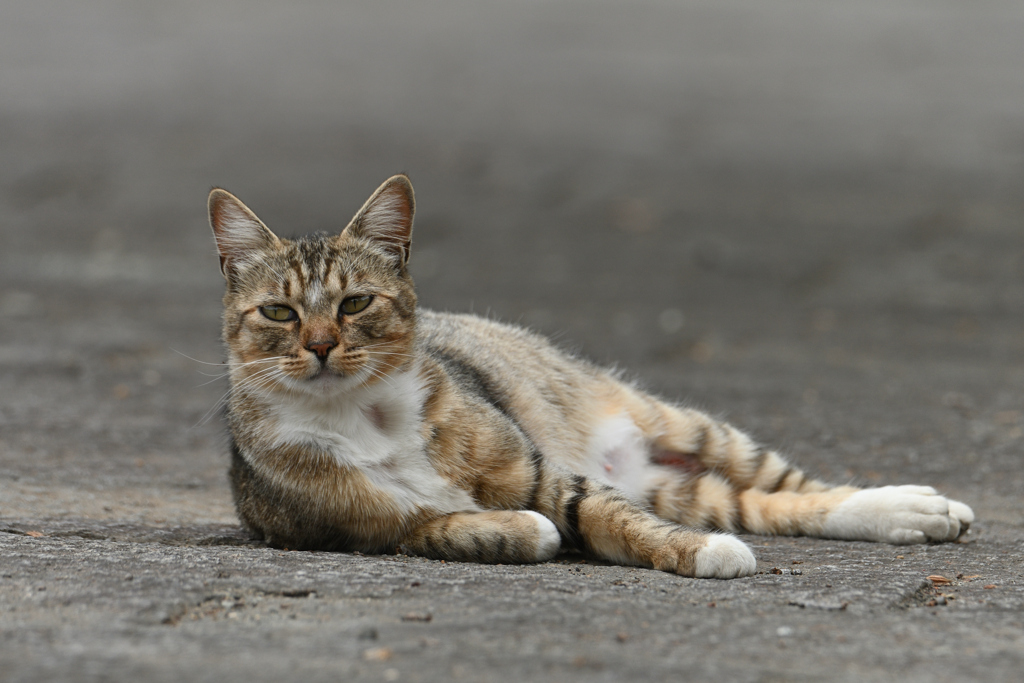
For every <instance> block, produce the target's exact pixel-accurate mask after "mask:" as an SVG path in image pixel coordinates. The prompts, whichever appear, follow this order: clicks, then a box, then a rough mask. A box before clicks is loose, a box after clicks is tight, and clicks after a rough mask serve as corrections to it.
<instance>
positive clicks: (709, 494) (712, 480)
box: [209, 176, 973, 578]
mask: <svg viewBox="0 0 1024 683" xmlns="http://www.w3.org/2000/svg"><path fill="white" fill-rule="evenodd" d="M209 204H210V221H211V225H212V227H213V230H214V235H215V238H216V241H217V245H218V249H219V252H220V256H221V269H222V271H223V273H224V276H225V278H226V280H227V290H226V294H225V296H224V326H223V337H224V342H225V345H226V347H227V351H228V360H229V366H230V374H231V385H232V388H231V393H230V399H229V402H228V423H229V426H230V430H231V435H232V443H233V447H232V465H231V470H230V474H231V481H232V486H233V490H234V495H235V501H236V505H237V509H238V513H239V516H240V518H241V519H242V521H243V523H244V524H245V525H246V526H247V527H249V528H250V529H251V530H252V531H253V532H254V533H255V534H256V535H257V536H259V537H262V538H264V539H266V541H267V542H268V543H270V544H273V545H276V546H287V547H290V548H310V549H313V548H315V549H336V550H360V551H363V552H373V553H378V552H394V551H395V550H396V549H399V550H404V551H406V552H410V553H415V554H419V555H425V556H428V557H433V558H438V559H446V560H464V561H475V562H535V561H541V560H545V559H548V558H550V557H552V556H553V555H554V554H555V553H556V552H557V551H558V549H559V548H560V547H565V548H576V549H579V550H581V551H583V552H586V553H589V554H591V555H594V556H597V557H601V558H604V559H607V560H611V561H613V562H619V563H625V564H631V565H638V566H645V567H654V568H658V569H663V570H666V571H673V572H677V573H679V574H683V575H686V576H709V577H719V578H732V577H735V576H744V575H748V574H751V573H753V572H754V570H755V568H756V563H755V561H754V557H753V555H752V554H751V553H750V551H749V549H748V548H747V547H746V546H745V545H744V544H742V543H741V542H740V541H738V540H737V539H735V538H734V537H732V536H730V535H728V534H723V533H714V532H713V531H710V530H717V531H721V532H752V533H758V534H787V535H801V534H803V535H814V536H822V537H831V538H844V539H860V540H873V541H887V542H893V543H911V542H924V541H943V540H953V539H955V538H957V537H958V536H959V535H960V534H962V533H963V532H964V531H965V530H966V529H967V526H968V524H969V523H970V522H971V521H972V519H973V514H972V513H971V510H970V508H968V507H967V506H965V505H963V504H962V503H957V502H956V501H950V500H947V499H946V498H943V497H942V496H939V495H937V494H936V493H935V491H934V490H932V489H929V488H926V487H913V486H903V487H885V488H881V489H868V490H860V489H856V488H853V487H849V486H839V487H832V486H829V485H827V484H824V483H822V482H819V481H817V480H814V479H811V478H809V477H808V476H807V475H806V474H804V473H803V472H802V471H801V470H799V469H798V468H796V467H794V466H793V465H791V464H789V463H787V462H786V460H785V459H784V458H783V457H782V456H780V455H779V454H778V453H776V452H774V451H770V450H767V449H765V448H763V447H762V446H760V445H758V444H757V443H755V442H754V441H753V440H752V439H751V438H750V437H749V436H747V435H746V434H744V433H742V432H740V431H739V430H737V429H735V428H734V427H732V426H730V425H727V424H724V423H721V422H717V421H715V420H713V419H712V418H710V417H708V416H707V415H705V414H703V413H700V412H698V411H694V410H689V409H684V408H679V407H677V406H673V405H670V404H668V403H665V402H663V401H661V400H658V399H657V398H654V397H652V396H650V395H648V394H646V393H644V392H643V391H641V390H640V389H638V388H637V387H635V386H633V385H630V384H627V383H624V382H622V381H621V380H619V379H618V378H617V377H615V376H614V375H613V374H611V373H609V372H607V371H605V370H602V369H600V368H596V367H594V366H592V365H590V364H588V363H586V362H584V361H582V360H580V359H578V358H575V357H572V356H570V355H567V354H566V353H564V352H562V351H560V350H558V349H556V348H555V347H554V346H552V345H551V344H550V343H548V342H547V341H546V340H545V339H543V338H541V337H539V336H537V335H535V334H532V333H530V332H528V331H526V330H523V329H521V328H517V327H513V326H509V325H504V324H500V323H496V322H493V321H489V320H484V319H481V318H478V317H474V316H468V315H452V314H441V313H434V312H430V311H426V310H422V309H418V308H417V306H416V295H415V291H414V289H413V283H412V279H411V278H410V277H409V273H408V270H407V264H408V260H409V254H410V238H411V230H412V220H413V213H414V207H415V199H414V195H413V191H412V186H411V185H410V183H409V181H408V179H407V178H406V177H405V176H395V177H393V178H391V179H389V180H388V181H387V182H386V183H384V185H382V186H381V187H380V188H379V189H378V190H377V191H376V192H375V193H374V194H373V196H371V198H370V199H369V200H368V201H367V203H366V204H365V205H364V206H363V208H362V209H361V210H360V211H359V213H357V215H356V217H355V218H353V220H352V221H351V222H350V223H349V225H348V227H347V228H346V229H345V230H344V231H342V232H341V233H340V234H338V235H325V234H316V235H311V236H307V237H301V238H298V239H295V240H285V239H281V238H279V237H277V236H276V235H274V234H273V233H272V232H271V231H270V230H269V229H268V228H267V227H266V226H265V225H263V224H262V223H261V222H260V221H259V219H258V218H257V217H256V216H255V214H253V213H252V212H251V211H250V210H249V209H248V208H246V207H245V206H244V205H243V204H242V203H241V202H240V201H239V200H238V199H236V198H235V197H233V196H232V195H230V194H229V193H227V192H225V191H223V190H219V189H215V190H214V191H213V192H211V194H210V202H209ZM367 301H368V302H369V303H366V302H367ZM363 303H366V305H365V308H360V306H362V304H363ZM357 309H358V310H357ZM347 310H351V312H346V311H347ZM275 316H276V317H275Z"/></svg>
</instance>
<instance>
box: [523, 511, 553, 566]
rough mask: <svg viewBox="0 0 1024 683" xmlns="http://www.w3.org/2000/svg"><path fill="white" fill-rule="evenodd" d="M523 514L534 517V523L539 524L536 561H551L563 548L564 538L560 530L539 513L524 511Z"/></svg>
mask: <svg viewBox="0 0 1024 683" xmlns="http://www.w3.org/2000/svg"><path fill="white" fill-rule="evenodd" d="M523 513H524V514H527V515H530V516H531V517H533V521H535V522H536V523H537V557H536V561H537V562H543V561H544V560H550V559H551V558H552V557H554V556H555V555H556V554H557V553H558V549H559V548H560V547H561V546H562V537H561V535H559V533H558V528H557V527H555V524H554V522H552V521H551V520H550V519H548V518H547V517H545V516H544V515H542V514H540V513H539V512H534V511H533V510H524V511H523Z"/></svg>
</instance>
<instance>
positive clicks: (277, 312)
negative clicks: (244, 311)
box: [260, 306, 299, 322]
mask: <svg viewBox="0 0 1024 683" xmlns="http://www.w3.org/2000/svg"><path fill="white" fill-rule="evenodd" d="M260 313H262V314H263V315H264V316H266V317H267V318H270V319H271V320H276V321H278V322H287V321H289V320H298V319H299V314H298V313H296V312H295V311H293V310H292V309H290V308H288V307H287V306H260Z"/></svg>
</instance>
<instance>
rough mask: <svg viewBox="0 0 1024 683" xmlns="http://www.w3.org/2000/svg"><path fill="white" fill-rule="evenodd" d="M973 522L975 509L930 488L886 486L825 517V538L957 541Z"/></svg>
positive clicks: (864, 493) (901, 542)
mask: <svg viewBox="0 0 1024 683" xmlns="http://www.w3.org/2000/svg"><path fill="white" fill-rule="evenodd" d="M973 521H974V512H973V511H972V510H971V508H969V507H968V506H966V505H964V504H963V503H960V502H958V501H955V500H949V499H947V498H945V497H943V496H940V495H939V494H938V492H936V491H935V489H933V488H932V487H930V486H883V487H881V488H877V489H864V490H862V491H857V492H855V493H853V494H852V495H850V497H849V498H847V499H846V500H844V501H843V502H842V503H840V504H839V505H838V506H837V507H836V508H835V509H834V510H832V511H831V512H830V513H829V514H828V515H827V516H826V517H825V522H824V525H823V529H822V534H821V535H822V536H823V537H825V538H838V539H843V540H847V541H876V542H879V543H893V544H895V545H909V544H913V543H928V542H942V541H955V540H956V539H957V538H959V537H960V536H961V535H962V534H963V533H964V532H965V531H966V530H967V528H968V527H969V526H970V524H971V522H973Z"/></svg>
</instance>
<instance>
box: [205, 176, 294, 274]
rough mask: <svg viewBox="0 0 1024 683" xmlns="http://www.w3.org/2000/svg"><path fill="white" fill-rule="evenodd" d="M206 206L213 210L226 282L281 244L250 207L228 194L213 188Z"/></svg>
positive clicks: (211, 218) (216, 238) (214, 232)
mask: <svg viewBox="0 0 1024 683" xmlns="http://www.w3.org/2000/svg"><path fill="white" fill-rule="evenodd" d="M206 204H207V207H208V208H209V210H210V227H211V228H213V238H214V239H215V240H216V241H217V251H218V252H220V272H221V273H223V275H224V277H225V278H226V277H228V276H229V275H230V273H231V271H232V270H233V269H234V268H235V267H236V266H238V265H239V264H241V263H244V262H245V261H246V260H247V259H248V258H249V257H250V256H251V255H252V254H253V253H254V252H257V251H261V250H263V249H266V248H267V247H271V246H274V245H275V244H277V243H278V242H279V241H280V240H278V239H277V235H275V234H274V233H272V232H271V231H270V228H268V227H267V226H265V225H263V221H261V220H260V219H259V218H257V217H256V214H254V213H253V212H252V211H250V210H249V207H248V206H246V205H245V204H243V203H242V202H241V201H239V199H238V197H236V196H235V195H233V194H231V193H230V192H228V191H227V190H222V189H220V188H219V187H215V188H213V189H212V190H210V197H209V199H208V200H207V202H206Z"/></svg>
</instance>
